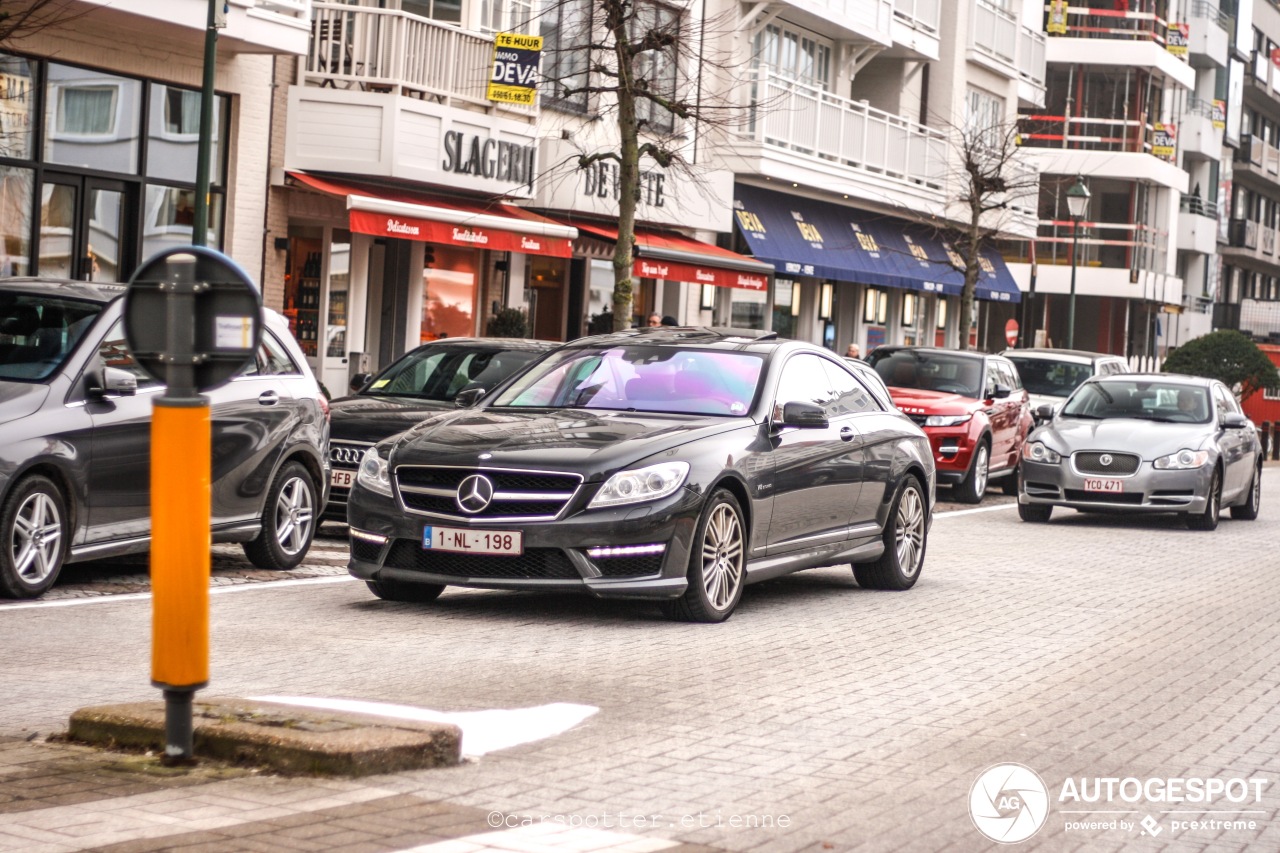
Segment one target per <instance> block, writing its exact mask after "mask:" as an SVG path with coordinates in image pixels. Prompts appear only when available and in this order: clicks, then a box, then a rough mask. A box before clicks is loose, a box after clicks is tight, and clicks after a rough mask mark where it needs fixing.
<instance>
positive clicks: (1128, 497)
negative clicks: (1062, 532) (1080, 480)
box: [1064, 489, 1142, 506]
mask: <svg viewBox="0 0 1280 853" xmlns="http://www.w3.org/2000/svg"><path fill="white" fill-rule="evenodd" d="M1064 493H1065V494H1066V497H1067V500H1069V501H1075V502H1077V503H1098V504H1131V505H1133V506H1141V505H1142V492H1086V491H1084V490H1083V489H1065V490H1064Z"/></svg>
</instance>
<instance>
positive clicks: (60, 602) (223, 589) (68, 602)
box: [0, 575, 355, 613]
mask: <svg viewBox="0 0 1280 853" xmlns="http://www.w3.org/2000/svg"><path fill="white" fill-rule="evenodd" d="M353 580H355V578H353V577H351V576H350V575H329V576H326V577H319V578H298V579H297V580H288V581H263V582H261V583H238V584H231V585H229V586H215V587H210V588H209V594H210V595H223V594H224V593H229V592H248V591H249V590H251V589H279V588H280V587H282V586H314V585H317V584H324V583H346V582H347V581H353ZM150 598H151V593H149V592H125V593H121V594H120V595H112V594H110V593H107V594H105V595H95V596H93V597H92V598H59V599H55V600H53V601H24V602H22V603H21V604H3V603H0V613H4V612H5V611H6V610H32V609H34V608H37V607H80V606H81V605H85V604H110V603H113V602H117V601H148V600H150Z"/></svg>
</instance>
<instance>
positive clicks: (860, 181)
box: [723, 71, 948, 216]
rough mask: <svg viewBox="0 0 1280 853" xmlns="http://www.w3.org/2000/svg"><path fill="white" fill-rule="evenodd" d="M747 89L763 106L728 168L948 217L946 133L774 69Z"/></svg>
mask: <svg viewBox="0 0 1280 853" xmlns="http://www.w3.org/2000/svg"><path fill="white" fill-rule="evenodd" d="M744 88H748V89H749V90H750V91H751V92H752V93H753V94H754V103H755V104H758V105H760V107H759V109H758V111H757V112H756V113H755V115H754V118H753V120H752V121H751V123H750V124H749V126H748V127H747V128H745V129H744V130H743V131H741V132H740V133H739V134H738V135H737V137H736V138H733V139H730V141H729V142H728V144H727V145H726V146H724V151H723V159H724V160H725V165H726V167H727V168H730V169H732V170H733V171H734V172H736V173H738V174H739V175H743V174H755V175H760V176H762V177H765V178H769V179H771V180H776V181H782V182H785V183H796V184H802V185H805V186H810V187H821V188H823V189H825V190H828V191H830V192H833V193H840V194H844V195H847V196H849V197H856V198H861V199H863V200H865V201H870V202H873V203H876V204H880V205H887V206H890V207H907V208H910V209H911V210H912V211H913V212H915V213H917V214H924V215H937V216H940V215H945V209H946V193H945V184H946V180H947V156H948V152H947V148H948V146H947V139H946V136H945V135H944V134H942V133H941V132H939V131H937V130H934V129H932V128H929V127H925V126H924V125H921V124H917V123H916V122H913V121H911V120H909V119H906V118H903V117H902V116H898V115H893V114H892V113H887V112H883V111H882V110H877V109H875V108H874V107H871V106H869V105H868V104H867V103H866V102H864V101H853V100H850V99H848V98H842V97H840V96H838V95H833V94H831V93H830V92H826V91H823V90H822V89H819V88H815V87H813V86H807V85H804V84H801V83H796V82H794V81H792V80H787V79H785V78H782V77H779V76H777V75H775V74H773V73H771V72H768V71H762V72H761V73H760V75H759V76H758V77H757V79H756V81H755V84H754V85H753V86H751V87H744Z"/></svg>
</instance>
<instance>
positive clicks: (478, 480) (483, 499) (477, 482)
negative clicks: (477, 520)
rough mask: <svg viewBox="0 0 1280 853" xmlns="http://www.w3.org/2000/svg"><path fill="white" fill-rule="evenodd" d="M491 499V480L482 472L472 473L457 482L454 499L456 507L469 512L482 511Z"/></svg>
mask: <svg viewBox="0 0 1280 853" xmlns="http://www.w3.org/2000/svg"><path fill="white" fill-rule="evenodd" d="M492 500H493V481H492V480H490V479H489V478H488V477H486V476H484V475H483V474H472V475H471V476H469V477H467V478H466V479H464V480H463V481H462V482H461V483H459V484H458V496H457V498H455V501H456V502H457V504H458V509H460V510H462V511H463V512H467V513H471V514H472V515H474V514H476V513H477V512H483V511H484V509H485V507H487V506H489V502H490V501H492Z"/></svg>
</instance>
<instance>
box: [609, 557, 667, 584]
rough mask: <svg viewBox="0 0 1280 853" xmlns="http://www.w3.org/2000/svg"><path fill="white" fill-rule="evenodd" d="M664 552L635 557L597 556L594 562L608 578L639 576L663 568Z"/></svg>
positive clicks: (656, 571)
mask: <svg viewBox="0 0 1280 853" xmlns="http://www.w3.org/2000/svg"><path fill="white" fill-rule="evenodd" d="M662 556H663V555H662V554H639V555H637V556H633V557H596V558H595V560H593V562H594V563H595V565H596V568H597V569H599V570H600V574H601V575H603V576H604V577H606V578H638V577H643V576H644V575H656V574H657V573H658V572H659V571H660V570H661V569H662Z"/></svg>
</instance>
